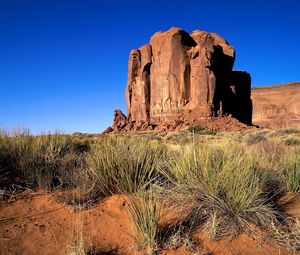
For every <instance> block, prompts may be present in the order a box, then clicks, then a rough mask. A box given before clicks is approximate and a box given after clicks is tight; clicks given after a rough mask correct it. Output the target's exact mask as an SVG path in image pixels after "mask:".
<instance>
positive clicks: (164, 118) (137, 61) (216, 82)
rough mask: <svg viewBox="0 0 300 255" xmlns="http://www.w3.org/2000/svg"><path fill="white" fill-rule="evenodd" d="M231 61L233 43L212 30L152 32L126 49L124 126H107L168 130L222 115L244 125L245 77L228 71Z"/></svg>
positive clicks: (247, 108) (247, 105)
mask: <svg viewBox="0 0 300 255" xmlns="http://www.w3.org/2000/svg"><path fill="white" fill-rule="evenodd" d="M234 60H235V50H234V48H233V47H232V46H230V45H229V44H228V43H227V41H226V40H225V39H223V38H222V37H220V36H219V35H217V34H215V33H208V32H205V31H200V30H196V31H194V32H192V33H191V34H189V33H187V32H185V31H184V30H182V29H180V28H171V29H169V30H168V31H166V32H157V33H155V34H154V35H153V36H152V37H151V39H150V42H149V44H146V45H144V46H142V47H140V48H139V49H136V50H132V51H131V52H130V55H129V62H128V82H127V87H126V103H127V116H128V117H127V119H126V121H127V126H124V128H115V127H117V126H120V125H119V124H116V122H115V121H114V125H113V127H112V129H113V130H115V129H118V130H132V129H133V130H140V128H141V127H143V128H144V129H155V128H156V127H157V126H168V125H169V126H172V128H173V129H174V128H178V126H180V125H181V126H182V127H183V126H186V125H187V124H191V123H197V122H201V121H204V120H205V121H206V120H207V119H212V118H218V117H223V116H227V117H228V116H230V117H234V118H235V119H238V120H239V121H240V122H242V123H245V124H248V125H250V124H251V123H252V101H251V98H250V94H251V77H250V75H249V74H248V73H246V72H243V71H232V67H233V64H234ZM195 113H197V114H195ZM122 121H123V120H122ZM178 121H179V122H182V123H181V124H180V125H177V124H178V123H179V122H178ZM123 122H124V121H123ZM176 123H177V124H176ZM121 126H123V125H121ZM172 128H170V129H172Z"/></svg>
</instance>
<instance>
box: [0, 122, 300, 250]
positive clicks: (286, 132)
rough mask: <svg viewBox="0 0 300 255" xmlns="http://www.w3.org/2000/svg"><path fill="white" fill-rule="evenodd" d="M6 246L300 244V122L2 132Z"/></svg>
mask: <svg viewBox="0 0 300 255" xmlns="http://www.w3.org/2000/svg"><path fill="white" fill-rule="evenodd" d="M0 148H1V149H0V169H1V182H0V188H1V190H0V191H1V193H0V194H1V196H0V198H1V202H0V203H1V205H0V254H3V255H10V254H25V255H26V254H28V255H29V254H30V255H32V254H70V255H71V254H72V255H77V254H78V255H79V254H80V255H81V254H82V255H83V254H99V255H100V254H128V255H131V254H165V255H166V254H203V255H204V254H207V255H208V254H228V255H229V254H253V255H255V254H266V255H267V254H298V252H299V250H300V221H299V220H300V218H299V217H300V197H299V191H300V186H299V184H300V174H299V169H300V156H299V155H300V153H299V152H300V130H299V129H296V128H286V129H277V130H268V129H259V128H257V129H250V130H245V131H243V132H221V131H216V130H210V129H206V128H202V127H201V126H190V127H189V128H188V129H187V130H186V131H182V132H159V133H158V132H153V131H147V132H140V133H137V132H118V133H110V134H101V135H100V134H97V135H93V134H81V133H75V134H73V135H65V134H60V133H52V134H41V135H38V136H33V135H31V134H30V132H29V131H28V130H15V131H14V132H10V133H8V132H5V131H2V132H1V136H0Z"/></svg>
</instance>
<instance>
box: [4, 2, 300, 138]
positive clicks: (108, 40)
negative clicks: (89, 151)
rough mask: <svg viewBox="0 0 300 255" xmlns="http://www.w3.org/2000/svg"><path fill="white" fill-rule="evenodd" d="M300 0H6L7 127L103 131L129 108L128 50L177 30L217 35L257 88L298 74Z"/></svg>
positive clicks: (5, 66)
mask: <svg viewBox="0 0 300 255" xmlns="http://www.w3.org/2000/svg"><path fill="white" fill-rule="evenodd" d="M299 13H300V1H299V0H282V1H279V0H252V1H242V0H239V1H238V0H237V1H230V0H227V1H221V0H220V1H217V0H215V1H210V0H205V1H201V0H197V1H194V0H190V1H183V0H171V1H163V0H148V1H142V0H139V1H136V0H132V1H131V0H124V1H121V0H119V1H117V0H115V1H113V0H107V1H104V0H36V1H34V0H26V1H25V0H0V88H1V90H0V95H1V97H0V125H1V127H6V128H11V127H14V126H18V125H22V126H26V127H28V128H30V129H31V131H32V132H33V133H38V132H40V131H49V130H54V129H61V130H64V131H65V132H69V133H71V132H74V131H80V132H100V131H101V130H103V129H104V128H105V127H107V126H108V125H110V124H111V122H112V118H113V110H114V109H115V108H120V109H122V110H124V111H125V109H126V107H125V97H124V91H125V86H126V80H127V61H128V54H129V52H130V50H131V49H133V48H138V47H139V46H141V45H142V44H145V43H147V42H148V41H149V38H150V36H151V35H152V34H153V33H154V32H156V31H158V30H167V29H168V28H170V27H172V26H176V27H182V28H184V29H185V30H186V31H188V32H191V31H193V30H195V29H201V30H206V31H212V32H216V33H218V34H220V35H221V36H223V37H224V38H226V39H227V40H228V41H229V43H230V44H231V45H233V46H234V47H235V49H236V52H237V54H236V56H237V58H236V62H235V69H242V70H247V71H248V72H250V73H251V75H252V84H253V85H267V84H277V83H285V82H289V81H299V80H300V64H299V61H300V51H299V42H300V18H299Z"/></svg>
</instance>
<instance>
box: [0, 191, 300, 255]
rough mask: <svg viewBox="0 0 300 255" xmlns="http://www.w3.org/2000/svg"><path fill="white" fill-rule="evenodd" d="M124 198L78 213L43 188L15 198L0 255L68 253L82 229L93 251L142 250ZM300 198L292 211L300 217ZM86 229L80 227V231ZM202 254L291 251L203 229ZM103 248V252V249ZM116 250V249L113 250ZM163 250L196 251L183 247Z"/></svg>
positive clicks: (0, 220)
mask: <svg viewBox="0 0 300 255" xmlns="http://www.w3.org/2000/svg"><path fill="white" fill-rule="evenodd" d="M125 207H126V202H125V196H121V195H120V196H112V197H110V198H108V199H106V200H105V201H103V202H102V203H100V202H99V203H98V204H97V205H95V206H94V207H92V208H90V209H86V210H83V211H74V208H72V207H70V206H66V205H64V204H63V203H60V202H58V201H57V199H56V198H55V196H54V194H49V193H48V194H47V193H46V192H44V191H42V190H40V191H37V192H32V193H29V194H27V195H26V196H25V197H23V198H21V199H19V200H17V201H15V202H11V203H8V202H2V203H1V205H0V254H1V255H10V254H23V255H33V254H45V255H46V254H47V255H50V254H51V255H52V254H53V255H60V254H69V252H70V249H71V247H72V246H74V245H75V244H76V241H78V240H80V233H83V239H84V242H85V248H86V250H87V251H90V252H91V251H93V252H94V253H90V254H108V253H104V252H107V251H113V250H115V251H117V252H118V253H117V254H128V255H131V254H144V253H143V252H141V251H139V252H138V251H137V248H136V240H137V239H136V237H137V235H136V233H135V232H134V230H133V228H132V225H131V223H130V220H129V217H128V214H127V211H126V208H125ZM299 212H300V201H299V203H298V204H297V205H296V206H295V207H294V208H291V213H293V214H297V215H298V216H299V215H300V213H299ZM81 229H82V231H81ZM196 236H197V238H198V239H199V241H200V244H201V247H202V251H203V254H225V255H231V254H250V255H258V254H265V255H267V254H281V255H282V254H292V253H289V252H288V251H287V250H285V249H284V248H282V247H280V246H278V245H276V244H274V243H269V244H266V243H264V242H263V241H262V239H260V240H258V239H256V240H255V239H253V238H251V237H249V236H247V235H246V234H242V235H240V236H238V237H237V238H235V239H232V238H224V239H222V240H220V241H211V240H209V238H208V237H207V236H206V235H205V234H204V233H199V234H197V235H196ZM101 252H102V253H101ZM109 254H114V253H109ZM160 254H164V255H171V254H179V255H180V254H193V253H192V252H190V251H188V250H187V249H186V248H185V247H180V248H179V249H177V250H173V251H162V252H161V253H160Z"/></svg>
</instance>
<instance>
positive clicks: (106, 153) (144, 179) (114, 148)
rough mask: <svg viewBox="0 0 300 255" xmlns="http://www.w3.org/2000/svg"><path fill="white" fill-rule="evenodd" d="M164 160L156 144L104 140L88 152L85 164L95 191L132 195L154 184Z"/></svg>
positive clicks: (159, 147) (107, 193) (161, 148)
mask: <svg viewBox="0 0 300 255" xmlns="http://www.w3.org/2000/svg"><path fill="white" fill-rule="evenodd" d="M165 156H166V151H165V148H164V146H162V145H160V144H157V145H155V144H151V143H150V142H147V141H143V140H142V139H140V140H132V139H122V138H114V139H111V138H110V137H108V138H107V139H105V140H104V141H103V143H100V144H97V145H96V146H95V147H94V148H92V149H91V151H90V153H89V155H88V158H87V163H88V167H89V170H90V172H91V174H92V176H94V178H95V179H96V185H97V188H98V190H99V191H100V192H101V194H102V195H104V196H109V195H111V194H115V193H120V192H125V193H136V192H138V191H139V190H141V189H144V188H146V187H148V186H149V184H151V183H152V182H153V181H154V180H158V179H159V178H160V175H159V172H158V168H160V167H161V165H162V163H163V160H164V158H165Z"/></svg>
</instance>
